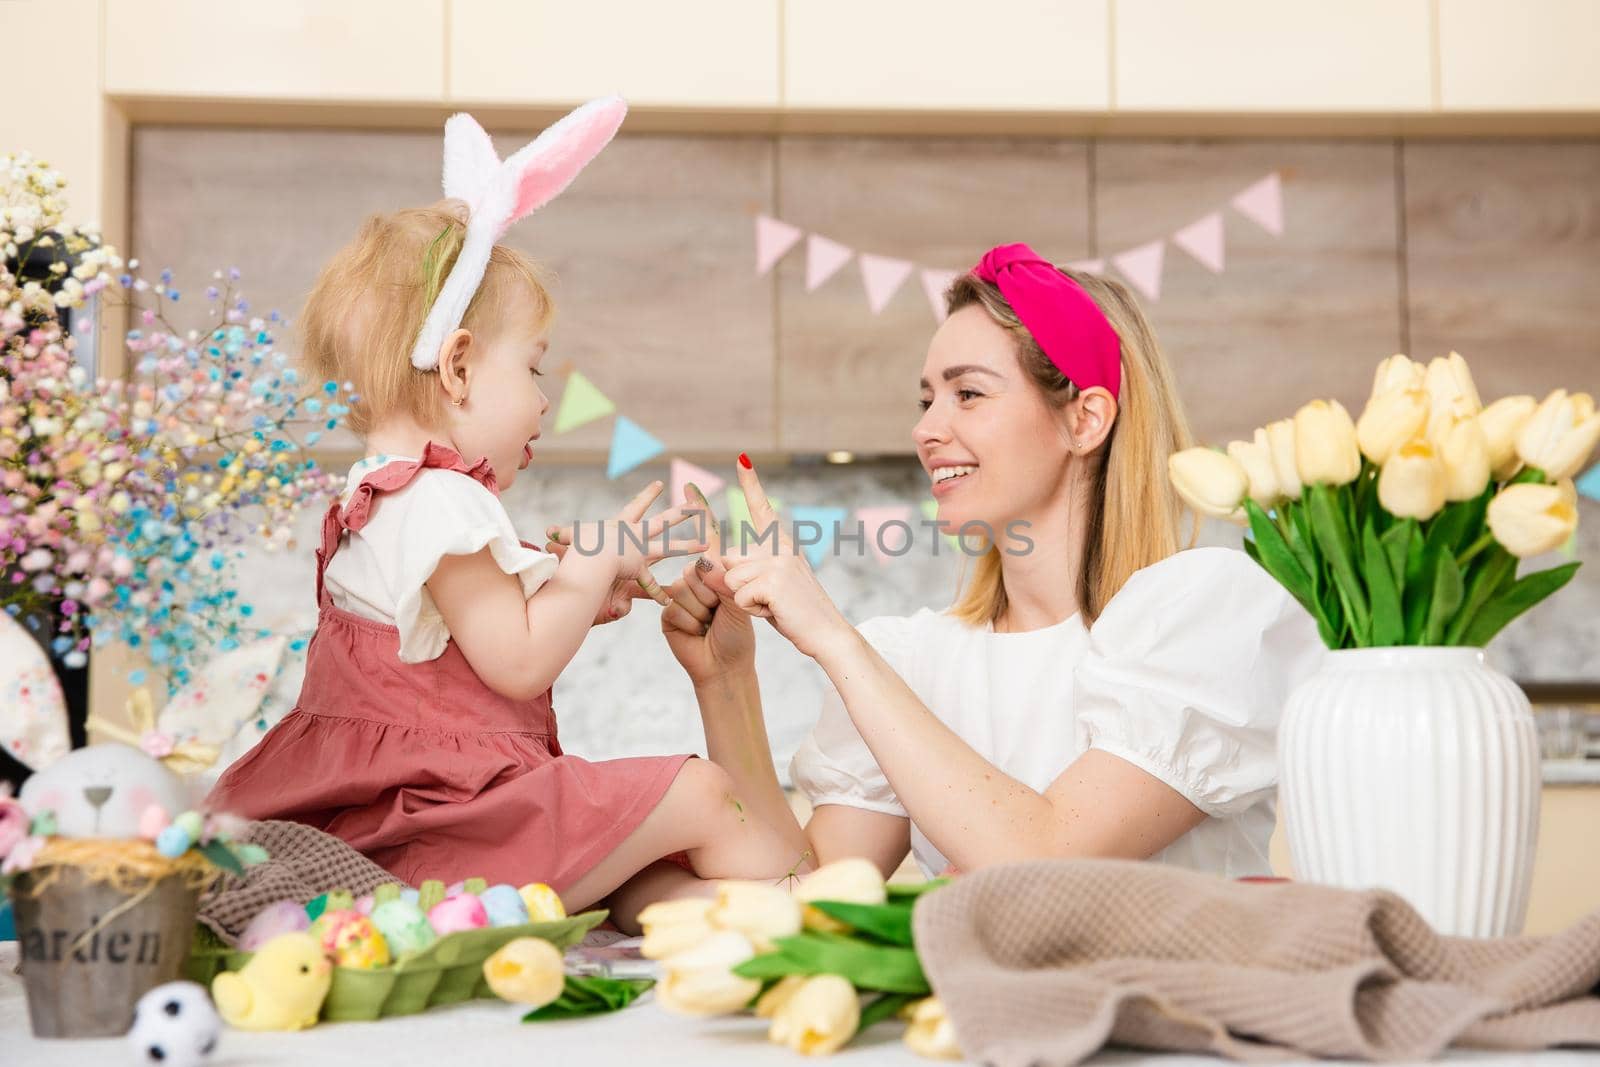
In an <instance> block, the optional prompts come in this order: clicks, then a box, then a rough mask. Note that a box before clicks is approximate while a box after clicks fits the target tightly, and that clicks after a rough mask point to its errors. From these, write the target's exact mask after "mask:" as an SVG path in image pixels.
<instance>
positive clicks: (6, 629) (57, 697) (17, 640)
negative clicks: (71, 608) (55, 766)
mask: <svg viewBox="0 0 1600 1067" xmlns="http://www.w3.org/2000/svg"><path fill="white" fill-rule="evenodd" d="M0 745H4V746H5V750H6V751H7V752H9V753H10V754H11V755H12V756H13V757H14V758H15V759H16V760H17V761H18V762H20V763H23V764H25V765H26V766H28V767H29V768H30V769H32V770H35V771H40V770H43V769H44V768H45V767H47V766H49V765H50V764H52V763H54V762H55V761H56V760H58V759H60V758H61V757H62V756H65V755H66V754H67V753H68V752H69V751H70V750H71V749H72V740H71V735H70V734H69V733H68V731H67V702H66V699H65V698H64V697H63V696H62V694H61V683H59V682H57V681H56V675H55V672H54V671H53V670H51V669H50V660H49V657H47V656H46V655H45V654H44V649H42V648H40V647H39V642H37V641H35V640H34V639H33V638H32V637H31V636H29V634H28V631H26V630H24V629H23V628H22V627H21V626H20V625H18V624H17V623H16V622H15V621H14V620H13V619H12V618H11V616H10V615H8V614H6V613H5V612H3V611H0Z"/></svg>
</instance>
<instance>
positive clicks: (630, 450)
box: [606, 415, 666, 478]
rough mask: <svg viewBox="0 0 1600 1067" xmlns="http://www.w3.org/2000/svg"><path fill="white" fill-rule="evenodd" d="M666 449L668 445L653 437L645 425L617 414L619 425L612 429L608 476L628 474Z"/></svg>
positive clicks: (607, 465)
mask: <svg viewBox="0 0 1600 1067" xmlns="http://www.w3.org/2000/svg"><path fill="white" fill-rule="evenodd" d="M665 451H666V446H665V445H663V444H662V443H661V442H660V441H657V440H656V439H655V438H654V437H652V436H651V435H650V434H649V433H648V432H647V431H646V430H645V428H644V427H642V426H640V425H639V424H638V423H636V422H634V421H633V420H632V419H630V418H628V417H627V416H626V415H618V416H617V425H616V427H615V428H614V429H613V430H612V431H611V458H610V459H608V460H607V461H606V477H607V478H615V477H617V476H618V475H620V474H626V473H628V472H629V471H631V470H633V468H635V467H637V466H638V465H639V464H641V463H644V462H646V461H648V460H651V459H654V458H655V457H656V456H659V455H661V453H663V452H665Z"/></svg>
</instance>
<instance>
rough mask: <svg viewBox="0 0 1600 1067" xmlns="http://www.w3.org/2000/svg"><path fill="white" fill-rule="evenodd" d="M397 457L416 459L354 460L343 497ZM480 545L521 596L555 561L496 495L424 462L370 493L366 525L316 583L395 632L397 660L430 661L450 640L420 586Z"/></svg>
mask: <svg viewBox="0 0 1600 1067" xmlns="http://www.w3.org/2000/svg"><path fill="white" fill-rule="evenodd" d="M399 462H415V460H407V459H405V457H402V456H370V457H368V458H367V459H364V460H362V461H361V462H359V463H357V464H356V465H355V466H354V467H351V468H350V476H349V477H348V478H347V479H346V482H345V488H344V494H343V497H342V499H343V500H344V501H345V502H348V501H349V499H350V494H352V493H354V492H355V490H356V487H357V486H358V485H360V484H361V480H362V479H363V478H365V477H366V476H367V475H369V474H371V473H372V472H373V471H375V470H377V469H378V468H380V467H382V466H385V465H386V464H389V463H399ZM483 548H488V549H489V552H490V554H491V555H492V556H493V557H494V561H495V562H496V563H498V564H499V565H500V569H501V570H503V571H505V572H506V573H507V574H514V575H516V576H517V578H518V579H520V580H521V582H522V595H523V597H524V598H527V597H531V596H532V595H533V594H534V592H535V591H536V590H537V589H538V588H539V587H540V586H542V585H543V584H544V583H545V582H547V581H549V580H550V576H551V575H553V574H555V572H556V565H557V563H558V562H559V561H558V560H557V559H556V557H555V556H553V555H551V554H550V553H548V552H545V551H542V550H540V549H536V548H526V547H524V546H523V544H522V542H521V541H520V540H519V539H518V538H517V533H516V531H515V530H514V529H513V528H512V526H511V516H510V515H508V514H506V509H505V506H504V505H503V504H501V503H500V498H499V497H497V496H495V495H494V494H493V493H491V492H490V491H489V490H488V489H487V488H485V487H484V486H483V484H482V483H480V482H479V481H477V479H475V478H473V477H471V476H470V475H467V474H463V473H461V472H459V471H453V470H446V469H444V468H439V467H429V468H427V469H425V470H421V471H418V472H417V475H416V477H415V478H413V479H412V480H411V482H410V484H408V485H406V486H405V487H404V488H402V489H397V490H395V491H393V492H387V493H378V494H377V495H376V496H374V497H373V500H372V511H371V513H370V515H369V516H368V518H367V523H366V525H365V526H363V527H362V528H361V529H360V530H359V531H357V532H354V533H346V534H345V539H344V542H343V543H342V544H340V546H339V550H338V551H337V552H335V553H334V556H333V560H332V562H330V563H329V564H328V569H327V571H326V572H325V573H324V575H323V581H324V584H325V585H326V586H327V590H328V595H329V597H330V598H331V599H332V600H333V603H334V606H335V607H339V608H343V609H344V610H345V611H349V612H353V613H354V614H356V615H360V616H362V617H363V618H367V619H372V620H375V621H377V622H382V623H387V624H389V625H390V626H393V627H395V628H396V629H398V630H399V631H400V649H399V654H400V661H401V662H402V663H423V662H426V661H428V660H431V659H437V658H438V657H439V655H440V654H442V653H443V652H444V649H445V645H446V644H448V643H449V641H450V631H449V629H448V628H447V627H446V626H445V624H444V618H443V616H441V615H440V614H439V609H438V608H436V607H435V606H434V603H433V597H432V596H430V595H429V593H428V589H427V586H426V584H425V583H426V582H427V580H428V579H429V578H431V577H432V576H433V572H434V569H435V568H436V567H438V566H439V561H440V560H441V559H443V558H444V557H446V556H470V555H472V554H473V553H474V552H478V551H480V550H481V549H483Z"/></svg>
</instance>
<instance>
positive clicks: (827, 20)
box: [783, 0, 1110, 111]
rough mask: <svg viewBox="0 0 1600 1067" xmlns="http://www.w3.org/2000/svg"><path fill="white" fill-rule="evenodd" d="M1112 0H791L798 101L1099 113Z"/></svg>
mask: <svg viewBox="0 0 1600 1067" xmlns="http://www.w3.org/2000/svg"><path fill="white" fill-rule="evenodd" d="M1106 13H1107V7H1106V2H1105V0H989V2H988V3H987V4H984V5H982V6H979V5H974V4H972V3H970V2H966V0H873V2H871V3H865V4H864V3H860V2H858V0H791V2H790V3H788V4H786V5H784V12H783V15H784V34H783V42H784V92H783V102H784V105H785V106H786V107H791V108H822V107H826V108H848V109H856V108H862V109H865V108H896V109H898V108H906V109H911V110H919V109H924V110H936V111H938V110H942V111H972V110H985V109H988V110H995V111H1048V110H1063V111H1100V110H1104V109H1105V107H1106V106H1107V104H1108V103H1109V100H1110V96H1109V72H1108V70H1107V66H1106V65H1107V61H1108V50H1107V47H1106V45H1107V20H1106Z"/></svg>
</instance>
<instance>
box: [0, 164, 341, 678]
mask: <svg viewBox="0 0 1600 1067" xmlns="http://www.w3.org/2000/svg"><path fill="white" fill-rule="evenodd" d="M65 184H66V183H65V180H64V179H63V178H62V177H61V176H60V175H59V174H58V173H56V172H55V171H53V170H50V169H49V168H48V167H47V166H45V165H44V164H43V163H41V162H39V161H37V160H34V159H32V158H31V157H29V156H27V155H18V156H0V250H3V252H4V259H3V262H0V568H3V571H0V574H3V575H4V577H5V579H6V582H5V584H4V587H3V593H0V599H3V604H4V607H5V609H6V610H7V611H8V612H10V613H11V614H12V615H13V616H17V615H43V616H45V617H48V618H50V619H51V620H53V622H52V626H51V629H52V631H53V632H52V633H50V634H49V635H48V636H47V639H46V643H47V644H48V646H49V649H50V652H51V653H52V655H53V656H54V657H55V658H56V659H57V661H58V662H59V663H61V664H62V665H64V666H65V667H67V668H81V667H82V666H83V665H84V663H85V662H86V660H87V656H88V653H89V650H90V647H91V645H92V644H106V643H111V642H121V643H124V644H126V645H128V646H130V647H131V648H133V649H134V650H135V651H136V652H137V653H138V654H139V655H140V656H141V657H142V658H144V659H145V660H147V661H148V662H149V663H150V665H151V667H152V669H153V670H154V672H155V673H157V674H159V675H161V676H162V677H163V678H164V679H165V680H166V682H167V685H168V687H169V688H172V687H176V686H180V685H182V684H184V683H185V682H186V681H188V679H189V678H190V676H191V674H192V673H193V670H194V668H195V667H196V665H197V664H198V663H199V662H201V661H203V660H204V658H205V657H206V656H207V655H208V654H210V652H212V651H227V650H229V649H231V648H234V647H237V645H238V644H240V642H241V641H242V640H245V639H249V638H253V637H257V636H261V635H262V633H263V631H261V630H260V629H259V628H258V627H257V626H256V625H255V624H254V622H253V621H252V618H251V616H252V608H251V606H250V605H249V604H248V603H246V602H245V601H244V600H242V599H241V598H240V597H239V595H238V592H237V590H236V589H235V588H234V585H233V582H232V577H233V568H234V565H235V562H236V560H237V557H238V555H239V554H240V549H241V546H243V545H244V544H245V543H246V542H247V541H248V540H251V539H257V538H259V539H260V540H261V541H264V542H265V544H266V546H267V547H268V548H269V549H270V548H275V547H279V546H283V545H285V544H287V543H288V540H289V532H290V530H291V528H292V523H293V520H294V517H295V515H296V513H297V512H298V511H299V509H300V508H302V507H304V506H307V505H312V504H315V503H317V502H318V501H319V500H320V499H322V498H323V497H325V496H326V495H327V494H330V493H331V492H333V491H334V490H335V489H336V484H337V483H336V479H334V478H333V477H332V476H331V475H329V474H328V473H327V472H325V471H323V470H321V469H320V468H319V467H318V465H317V464H316V463H315V461H314V460H312V459H310V458H308V456H307V453H306V450H307V449H308V448H309V447H311V446H313V445H315V444H316V442H317V440H318V438H319V437H320V436H321V435H322V434H323V433H326V432H328V431H330V430H333V429H336V428H337V427H338V426H339V425H340V423H341V421H342V419H343V416H344V415H345V413H346V412H347V410H348V407H347V405H348V404H349V403H351V402H352V396H351V393H350V390H349V387H348V386H341V385H339V384H338V383H334V382H327V383H315V384H313V383H303V382H301V381H300V379H299V378H298V377H297V375H296V372H295V370H294V368H292V367H291V366H289V365H288V364H289V357H288V354H287V353H286V352H284V351H283V350H281V349H280V348H279V347H278V346H277V342H276V338H275V332H276V331H277V330H278V329H279V328H280V326H281V320H280V318H279V316H278V314H277V313H276V312H273V313H272V314H271V315H270V316H268V317H267V318H260V317H253V316H252V315H251V314H250V309H249V304H248V303H247V302H246V301H245V300H244V299H243V297H242V295H241V294H240V293H239V292H238V289H237V286H238V281H239V272H238V271H237V270H230V271H228V272H226V273H224V272H222V271H218V272H216V275H215V276H214V279H213V284H212V285H211V286H210V287H209V288H207V289H206V290H205V293H204V300H203V302H202V304H201V306H202V307H203V308H204V312H203V315H202V317H201V319H200V325H197V326H195V327H192V328H184V327H182V326H180V325H178V324H176V323H175V322H174V319H175V318H176V312H177V310H178V307H179V302H180V300H181V298H182V294H181V293H180V292H179V291H178V290H177V289H176V288H174V287H173V279H172V275H171V272H169V271H162V272H161V273H160V276H159V280H158V281H150V280H147V279H145V278H143V277H142V276H140V273H139V264H138V261H137V260H134V261H131V262H128V263H126V264H124V262H123V261H122V259H121V258H120V257H119V256H118V254H117V251H116V249H114V248H111V247H109V246H107V245H104V244H102V243H101V242H100V241H99V238H98V236H97V235H96V234H95V233H94V232H93V231H92V230H86V229H79V228H76V227H74V226H72V225H70V224H68V223H67V222H65V221H64V219H63V216H64V213H65V211H66V204H65V200H64V197H63V192H62V191H63V189H64V188H65ZM40 275H42V276H43V278H42V280H41V277H39V276H40ZM90 301H98V302H99V304H100V305H101V310H102V311H109V310H113V309H118V308H122V309H126V314H127V316H128V322H129V323H130V325H131V328H130V329H129V330H128V331H127V334H126V337H125V338H124V339H123V346H124V348H125V350H126V351H127V353H128V354H129V357H130V362H131V364H132V365H131V367H130V371H131V373H130V375H129V377H128V379H127V380H123V379H122V378H112V379H109V380H108V379H106V378H97V377H95V376H94V375H92V374H91V373H90V372H89V370H88V369H87V368H86V367H84V366H83V365H81V363H80V361H79V351H78V349H79V344H80V341H81V340H82V337H81V335H75V334H74V332H73V330H72V329H71V328H70V327H71V325H72V324H71V323H69V322H68V313H69V312H71V311H73V310H75V309H82V308H84V307H85V306H86V304H87V303H88V302H90ZM134 681H135V683H136V684H138V683H140V682H142V681H143V679H142V678H139V677H136V678H135V679H134Z"/></svg>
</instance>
